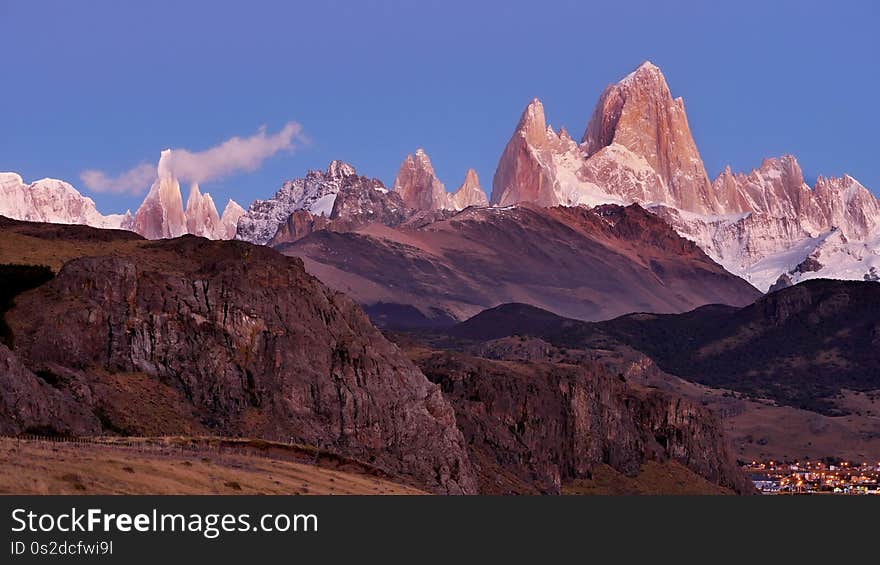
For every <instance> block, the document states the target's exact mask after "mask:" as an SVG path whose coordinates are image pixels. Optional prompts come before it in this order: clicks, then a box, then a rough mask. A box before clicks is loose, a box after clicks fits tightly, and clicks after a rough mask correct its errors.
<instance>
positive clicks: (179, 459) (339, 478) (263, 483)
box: [0, 439, 424, 495]
mask: <svg viewBox="0 0 880 565" xmlns="http://www.w3.org/2000/svg"><path fill="white" fill-rule="evenodd" d="M0 493H2V494H355V495H361V494H424V493H422V492H421V491H419V490H416V489H414V488H411V487H408V486H404V485H399V484H396V483H393V482H390V481H388V480H385V479H382V478H380V477H377V476H374V475H371V474H366V473H352V472H347V471H340V470H333V469H326V468H323V467H319V466H315V465H310V464H306V463H298V462H293V461H286V460H280V459H267V458H262V457H255V456H252V455H247V454H245V453H242V454H238V453H223V454H222V455H219V454H217V453H216V452H213V451H210V450H205V451H201V452H199V451H192V452H177V451H174V450H168V451H164V452H163V451H159V450H146V451H141V450H137V449H133V448H126V447H118V446H112V445H96V444H86V445H81V444H66V443H48V442H35V441H19V440H15V439H0Z"/></svg>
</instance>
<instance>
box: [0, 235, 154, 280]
mask: <svg viewBox="0 0 880 565" xmlns="http://www.w3.org/2000/svg"><path fill="white" fill-rule="evenodd" d="M2 235H3V237H0V263H11V264H17V265H45V266H47V267H49V268H50V269H52V270H53V271H55V272H58V269H60V268H61V265H63V264H64V263H66V262H67V261H70V260H71V259H76V258H78V257H88V256H100V255H112V254H113V253H114V252H116V251H118V250H120V249H122V248H125V249H129V248H134V247H137V246H140V245H143V244H144V243H145V241H141V240H117V241H89V240H76V239H73V240H65V239H53V240H47V239H42V238H38V237H33V236H30V235H26V234H23V233H19V232H18V231H16V230H14V229H8V228H7V229H3V230H2Z"/></svg>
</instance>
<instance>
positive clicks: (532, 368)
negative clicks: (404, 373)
mask: <svg viewBox="0 0 880 565" xmlns="http://www.w3.org/2000/svg"><path fill="white" fill-rule="evenodd" d="M411 355H413V358H414V360H415V361H416V362H417V363H418V365H419V367H421V369H422V371H423V372H424V373H425V375H426V376H427V377H428V378H429V379H430V380H431V381H432V382H435V383H437V384H439V385H440V386H441V387H442V389H443V392H444V394H445V395H446V397H447V398H448V399H449V401H450V402H451V403H452V405H453V407H454V408H455V412H456V418H457V421H458V424H459V427H460V428H461V430H462V433H463V434H464V436H465V438H466V439H467V444H468V452H469V454H470V459H471V461H472V462H473V464H474V467H475V469H476V473H477V478H478V481H479V484H480V491H481V492H483V493H488V494H510V493H550V494H559V493H560V492H561V491H563V490H564V489H565V488H566V486H567V485H568V484H570V483H572V482H573V481H578V480H583V479H592V478H593V477H594V474H595V473H597V472H599V471H600V470H601V468H602V467H603V466H607V467H610V468H611V469H613V471H615V472H617V473H620V474H621V475H622V476H626V477H635V478H638V477H640V476H641V475H642V474H643V473H644V472H645V469H646V465H648V466H650V465H651V464H658V465H662V466H667V467H668V466H671V465H672V466H674V465H682V466H683V470H684V472H685V474H686V475H687V477H686V478H685V479H684V480H682V484H681V488H697V489H699V490H694V491H691V492H701V493H718V492H725V490H726V492H728V493H729V492H737V493H740V494H746V493H750V492H752V491H753V488H752V486H751V484H750V483H749V481H748V480H747V479H746V478H745V476H743V475H742V474H741V473H740V472H739V470H738V469H737V468H736V466H735V464H734V462H733V459H732V458H731V457H730V456H729V455H728V451H727V446H726V445H725V441H724V438H723V434H722V433H721V430H720V425H719V423H718V420H717V418H716V417H715V416H714V415H713V414H712V413H711V412H710V411H708V410H707V409H705V408H703V407H701V406H699V405H698V404H697V403H694V402H690V401H687V400H684V399H682V398H679V397H676V396H673V395H667V394H664V393H661V392H658V391H649V390H642V389H639V388H636V387H632V386H629V385H628V384H626V383H625V382H624V379H622V378H619V377H616V376H613V375H612V374H611V373H609V372H608V371H607V370H605V369H604V368H603V367H601V366H600V365H599V364H596V363H591V364H581V365H579V366H575V365H562V364H552V363H523V362H509V361H493V360H488V359H480V358H476V357H472V356H469V355H465V354H461V353H451V352H427V351H425V350H421V351H417V352H415V353H411ZM706 481H709V483H708V485H706V486H703V487H699V485H700V484H701V483H704V482H706ZM618 482H621V483H622V482H623V481H619V480H618ZM658 486H659V485H658ZM707 486H708V487H709V488H707ZM719 487H722V488H719ZM661 490H662V489H661ZM665 492H667V493H673V492H684V491H678V490H674V489H672V490H666V491H665Z"/></svg>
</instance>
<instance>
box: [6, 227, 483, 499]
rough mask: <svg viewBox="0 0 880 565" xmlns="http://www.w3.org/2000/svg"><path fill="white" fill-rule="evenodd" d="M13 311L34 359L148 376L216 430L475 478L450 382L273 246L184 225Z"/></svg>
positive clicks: (63, 276)
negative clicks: (189, 230) (193, 231)
mask: <svg viewBox="0 0 880 565" xmlns="http://www.w3.org/2000/svg"><path fill="white" fill-rule="evenodd" d="M6 319H7V321H8V322H9V324H10V326H11V327H12V328H13V331H14V333H15V336H16V341H15V355H16V356H17V357H18V359H20V360H21V362H22V364H23V365H24V366H25V367H27V370H30V371H40V370H51V371H54V372H56V373H58V372H59V371H66V372H68V373H71V374H72V375H73V376H72V377H70V379H65V382H66V381H67V380H71V379H75V380H76V381H77V382H79V383H81V384H85V385H86V387H88V386H92V383H97V382H98V381H103V380H106V379H102V375H104V376H106V375H109V376H112V377H113V378H114V379H116V380H117V381H118V382H123V383H124V382H127V383H129V384H128V385H118V386H135V383H137V382H139V381H138V380H137V379H136V378H135V377H134V375H146V376H147V377H149V379H148V380H149V381H150V382H154V383H161V384H162V385H163V386H167V387H170V388H171V389H172V390H176V391H179V393H180V394H181V395H182V397H183V398H185V399H186V400H185V401H186V402H187V403H188V404H189V406H190V410H192V413H193V417H194V418H197V419H198V421H199V423H200V425H202V426H205V427H207V428H209V429H211V430H212V432H213V433H217V434H222V435H233V436H237V435H244V436H251V437H263V438H267V439H275V440H283V441H287V440H294V441H297V442H302V443H306V444H311V445H315V446H318V447H319V448H321V449H325V450H330V451H335V452H339V453H342V454H345V455H348V456H353V457H356V458H359V459H362V460H364V461H366V462H370V463H372V464H374V465H376V466H377V467H380V468H382V469H384V470H386V471H388V472H390V473H392V474H394V475H395V476H397V477H400V478H402V479H404V480H406V481H408V482H412V483H414V484H417V485H421V486H424V487H426V488H429V489H431V490H433V491H435V492H443V493H472V492H475V490H476V482H475V480H474V477H473V474H472V472H471V467H470V463H469V460H468V457H467V453H466V451H465V446H464V440H463V438H462V436H461V434H460V432H459V431H458V430H457V428H456V423H455V416H454V412H453V410H452V408H451V407H450V405H449V404H448V403H447V402H446V401H445V400H444V398H443V396H442V393H441V392H440V390H439V387H437V386H436V385H433V384H431V383H429V382H428V381H427V380H426V379H425V377H424V376H423V375H422V374H421V373H420V371H419V370H418V368H416V367H415V366H414V365H413V364H412V363H411V362H410V361H409V360H408V359H407V358H406V357H405V356H403V355H402V354H401V353H400V351H399V350H398V349H397V348H396V347H395V346H394V345H392V344H391V343H389V342H388V341H387V340H385V338H384V337H383V336H382V335H381V334H380V333H379V332H378V331H377V330H376V329H375V328H373V326H372V325H371V324H370V322H369V320H368V319H367V317H366V316H365V315H364V314H363V312H362V311H361V310H360V308H358V307H357V306H356V305H355V304H354V303H353V302H352V301H351V300H349V299H348V298H346V297H345V296H344V295H342V294H339V293H336V292H333V291H331V290H329V289H327V288H326V287H324V286H323V285H322V284H321V283H319V282H318V281H317V280H316V279H315V278H313V277H311V276H309V275H308V274H306V273H305V271H304V270H303V267H302V263H301V262H300V261H299V260H297V259H291V258H286V257H283V256H281V255H279V254H278V253H276V252H275V251H272V250H271V249H268V248H263V247H255V246H252V245H249V244H245V243H241V242H211V241H207V240H204V239H198V238H191V237H185V238H181V239H176V240H164V241H161V242H150V243H144V244H143V246H141V247H138V248H137V249H136V251H131V252H130V253H129V254H118V255H116V256H112V257H111V256H106V257H84V258H80V259H75V260H73V261H70V262H68V263H66V264H65V265H64V266H63V267H62V268H61V270H60V272H59V273H58V275H57V277H56V278H55V279H54V280H52V281H51V282H49V283H47V284H45V285H43V286H41V287H39V288H37V289H35V290H33V291H30V292H27V293H25V294H22V295H20V296H18V297H17V298H16V307H15V309H13V310H12V311H10V312H9V313H7V315H6ZM17 370H18V369H17ZM23 370H25V369H23V368H21V371H23ZM19 372H20V371H19ZM125 375H133V376H132V377H130V378H128V377H125ZM31 380H33V379H31ZM28 386H31V387H32V388H33V385H28ZM34 394H36V393H34ZM28 396H33V395H32V394H29V395H28ZM111 397H112V395H110V396H105V397H104V401H106V399H107V398H111ZM11 398H12V397H11ZM129 398H133V399H134V400H132V401H133V402H137V401H138V400H137V399H138V395H137V394H135V395H133V396H130V397H129ZM101 401H102V400H101V399H94V401H93V402H89V401H88V399H85V398H83V399H82V400H81V401H80V402H81V405H83V406H85V407H86V408H87V410H93V409H94V408H95V407H96V406H98V405H99V404H100V402H101ZM129 409H130V410H136V409H137V407H129ZM30 412H34V410H30ZM34 413H35V414H36V416H32V417H31V416H29V417H30V418H31V419H32V420H34V421H40V419H41V418H43V416H41V415H40V414H41V413H40V412H39V411H37V412H34ZM164 425H165V426H166V427H169V426H171V427H173V425H174V424H173V423H166V424H164ZM162 431H163V432H164V433H175V430H174V429H163V430H162ZM177 432H178V433H182V430H177Z"/></svg>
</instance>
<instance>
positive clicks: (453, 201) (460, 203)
mask: <svg viewBox="0 0 880 565" xmlns="http://www.w3.org/2000/svg"><path fill="white" fill-rule="evenodd" d="M447 200H448V202H447V205H446V207H447V208H448V209H450V210H464V209H465V208H467V207H468V206H488V205H489V200H488V199H487V198H486V192H485V191H484V190H483V188H482V187H481V186H480V179H479V177H477V171H475V170H473V169H468V171H467V173H466V174H465V176H464V182H463V183H461V186H459V187H458V189H457V190H456V191H455V192H453V193H451V194H449V195H448V198H447Z"/></svg>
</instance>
